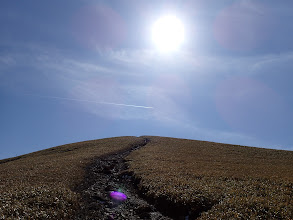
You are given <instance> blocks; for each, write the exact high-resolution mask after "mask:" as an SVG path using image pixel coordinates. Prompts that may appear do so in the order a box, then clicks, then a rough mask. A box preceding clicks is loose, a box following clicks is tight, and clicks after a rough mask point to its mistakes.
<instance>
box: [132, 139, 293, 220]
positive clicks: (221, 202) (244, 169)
mask: <svg viewBox="0 0 293 220" xmlns="http://www.w3.org/2000/svg"><path fill="white" fill-rule="evenodd" d="M148 138H150V140H151V142H150V143H149V144H148V145H147V146H146V147H144V148H141V149H139V150H137V151H134V152H133V153H132V154H131V155H129V156H128V158H127V159H128V160H129V161H128V163H129V164H130V169H131V170H132V171H133V172H134V173H135V175H136V176H137V178H139V179H140V180H141V181H140V184H139V187H140V188H141V189H142V190H143V191H144V193H145V194H146V196H147V197H149V198H156V199H157V200H163V201H165V202H166V203H167V204H170V202H171V203H173V204H174V203H175V204H176V203H177V204H178V205H179V204H181V205H182V204H183V205H184V204H185V205H187V206H188V207H189V209H190V210H191V211H200V210H201V209H207V212H204V213H202V215H201V216H200V217H199V219H293V152H292V151H281V150H270V149H262V148H254V147H244V146H235V145H229V144H219V143H213V142H206V141H194V140H184V139H175V138H163V137H148Z"/></svg>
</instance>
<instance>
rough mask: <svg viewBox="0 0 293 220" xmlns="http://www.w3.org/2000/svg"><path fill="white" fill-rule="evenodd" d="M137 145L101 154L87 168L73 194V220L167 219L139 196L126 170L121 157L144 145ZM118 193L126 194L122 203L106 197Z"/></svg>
mask: <svg viewBox="0 0 293 220" xmlns="http://www.w3.org/2000/svg"><path fill="white" fill-rule="evenodd" d="M148 141H149V140H148V139H145V140H144V143H141V144H137V145H136V146H133V147H132V148H131V149H128V150H125V151H122V152H121V151H120V152H116V153H114V154H110V155H105V156H103V157H101V158H98V159H96V160H95V162H94V163H93V164H91V165H90V166H89V167H87V170H86V173H87V174H86V178H85V180H84V182H83V183H82V184H81V185H80V186H78V188H77V189H76V191H77V192H78V193H80V194H81V197H82V204H81V209H80V210H79V211H78V213H77V214H76V216H75V219H80V220H81V219H162V220H167V219H171V218H169V217H166V216H164V215H162V214H161V213H160V212H158V211H157V210H156V208H155V207H154V206H153V205H151V204H149V203H148V202H146V201H145V200H144V199H142V198H141V197H140V196H139V192H138V190H137V187H136V185H135V184H134V183H135V179H134V177H133V175H132V174H131V173H129V172H128V171H127V169H128V167H127V164H126V161H125V159H124V158H125V157H126V156H127V155H128V154H129V153H131V152H132V151H134V150H137V149H139V148H140V147H143V146H145V145H146V144H147V143H148ZM112 191H121V192H123V193H124V194H126V195H127V199H126V200H125V201H117V200H114V199H112V198H111V197H110V196H109V195H110V192H112Z"/></svg>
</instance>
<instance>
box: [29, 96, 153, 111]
mask: <svg viewBox="0 0 293 220" xmlns="http://www.w3.org/2000/svg"><path fill="white" fill-rule="evenodd" d="M25 95H27V96H36V97H40V98H49V99H61V100H69V101H78V102H91V103H96V104H104V105H117V106H125V107H133V108H145V109H153V108H154V107H151V106H143V105H131V104H122V103H113V102H102V101H93V100H83V99H73V98H66V97H57V96H44V95H35V94H25Z"/></svg>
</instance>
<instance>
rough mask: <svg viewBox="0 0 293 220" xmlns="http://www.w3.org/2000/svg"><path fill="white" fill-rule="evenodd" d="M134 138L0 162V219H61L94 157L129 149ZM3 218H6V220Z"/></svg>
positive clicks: (82, 144) (89, 143) (61, 148)
mask: <svg viewBox="0 0 293 220" xmlns="http://www.w3.org/2000/svg"><path fill="white" fill-rule="evenodd" d="M139 141H141V138H137V137H117V138H106V139H100V140H93V141H85V142H80V143H73V144H67V145H63V146H58V147H54V148H50V149H46V150H42V151H38V152H35V153H31V154H27V155H23V156H19V157H16V158H9V159H5V160H1V161H0V219H3V218H5V217H6V218H11V219H15V218H17V217H19V216H20V217H24V218H26V219H28V218H32V219H37V218H39V219H44V218H48V219H62V218H68V219H70V216H72V215H73V214H74V212H75V210H76V209H78V207H79V200H80V198H79V195H78V194H77V193H75V192H74V190H73V189H74V188H75V187H76V185H77V184H79V183H80V182H81V181H82V180H83V178H84V174H85V167H86V166H87V165H88V164H90V163H91V162H92V161H93V159H94V158H96V157H98V156H101V155H105V154H109V153H113V152H116V151H120V150H123V149H128V148H129V147H130V146H132V145H133V144H135V143H136V142H139ZM6 218H5V219H6Z"/></svg>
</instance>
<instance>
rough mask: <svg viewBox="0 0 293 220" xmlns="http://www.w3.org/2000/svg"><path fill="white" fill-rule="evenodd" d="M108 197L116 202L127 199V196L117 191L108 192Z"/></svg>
mask: <svg viewBox="0 0 293 220" xmlns="http://www.w3.org/2000/svg"><path fill="white" fill-rule="evenodd" d="M110 197H111V198H112V199H114V200H117V201H124V200H126V199H127V196H126V195H125V194H124V193H122V192H117V191H112V192H110Z"/></svg>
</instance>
